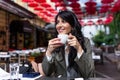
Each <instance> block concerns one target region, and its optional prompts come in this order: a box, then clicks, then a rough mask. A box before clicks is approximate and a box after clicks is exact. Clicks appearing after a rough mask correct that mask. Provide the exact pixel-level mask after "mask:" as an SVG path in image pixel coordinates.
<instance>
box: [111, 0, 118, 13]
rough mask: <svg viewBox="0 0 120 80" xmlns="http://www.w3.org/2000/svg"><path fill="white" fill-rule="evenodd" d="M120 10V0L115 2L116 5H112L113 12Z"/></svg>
mask: <svg viewBox="0 0 120 80" xmlns="http://www.w3.org/2000/svg"><path fill="white" fill-rule="evenodd" d="M119 10H120V0H118V1H117V2H115V4H114V6H113V7H112V9H111V11H112V12H118V11H119Z"/></svg>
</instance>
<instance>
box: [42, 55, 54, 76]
mask: <svg viewBox="0 0 120 80" xmlns="http://www.w3.org/2000/svg"><path fill="white" fill-rule="evenodd" d="M42 68H43V72H44V73H45V75H46V76H51V75H52V74H53V72H54V70H55V67H54V58H53V55H52V59H51V61H48V59H47V57H46V56H45V57H44V59H43V61H42Z"/></svg>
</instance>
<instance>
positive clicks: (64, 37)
mask: <svg viewBox="0 0 120 80" xmlns="http://www.w3.org/2000/svg"><path fill="white" fill-rule="evenodd" d="M58 38H60V40H61V43H63V44H66V42H67V39H68V35H67V34H59V35H58Z"/></svg>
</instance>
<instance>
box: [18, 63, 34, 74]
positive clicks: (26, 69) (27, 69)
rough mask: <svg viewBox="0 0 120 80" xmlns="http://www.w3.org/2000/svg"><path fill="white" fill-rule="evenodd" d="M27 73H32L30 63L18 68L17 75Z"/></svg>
mask: <svg viewBox="0 0 120 80" xmlns="http://www.w3.org/2000/svg"><path fill="white" fill-rule="evenodd" d="M28 72H33V69H32V65H31V64H30V62H24V63H23V64H22V66H20V67H19V73H20V74H23V73H28Z"/></svg>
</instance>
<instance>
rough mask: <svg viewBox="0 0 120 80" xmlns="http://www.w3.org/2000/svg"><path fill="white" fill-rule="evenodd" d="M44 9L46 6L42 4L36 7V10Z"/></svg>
mask: <svg viewBox="0 0 120 80" xmlns="http://www.w3.org/2000/svg"><path fill="white" fill-rule="evenodd" d="M43 9H44V7H42V6H37V7H34V10H38V11H41V10H43Z"/></svg>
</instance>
